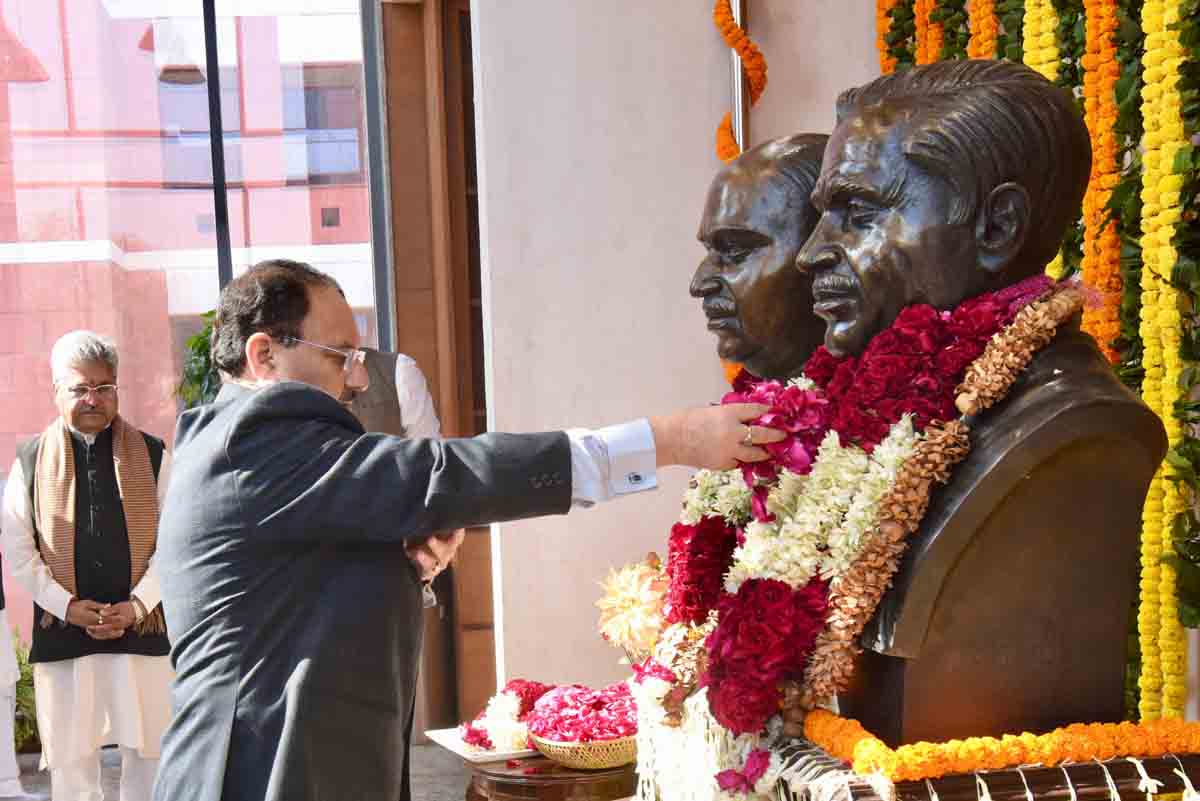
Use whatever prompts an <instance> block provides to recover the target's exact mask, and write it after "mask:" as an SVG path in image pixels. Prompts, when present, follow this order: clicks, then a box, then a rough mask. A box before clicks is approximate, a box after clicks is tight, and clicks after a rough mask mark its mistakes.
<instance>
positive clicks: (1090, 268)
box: [1081, 0, 1121, 364]
mask: <svg viewBox="0 0 1200 801" xmlns="http://www.w3.org/2000/svg"><path fill="white" fill-rule="evenodd" d="M1084 15H1085V20H1086V30H1087V49H1086V52H1085V54H1084V57H1083V68H1084V74H1083V98H1084V121H1085V122H1086V123H1087V128H1088V133H1089V135H1090V136H1091V140H1092V173H1091V177H1090V179H1089V181H1088V188H1087V194H1085V195H1084V198H1083V225H1084V228H1083V263H1082V265H1081V267H1082V271H1083V280H1084V282H1085V283H1086V284H1087V285H1088V286H1090V287H1091V288H1093V289H1095V290H1096V291H1097V292H1098V293H1099V295H1100V300H1101V302H1100V303H1098V304H1094V305H1090V306H1089V307H1088V308H1087V309H1084V312H1083V330H1084V331H1086V332H1087V333H1089V334H1091V335H1092V338H1093V339H1095V340H1096V344H1097V345H1099V346H1100V350H1101V351H1102V352H1103V353H1104V356H1105V358H1107V359H1108V361H1109V362H1110V363H1112V364H1115V363H1116V362H1117V361H1119V360H1120V354H1118V353H1117V351H1116V349H1115V348H1114V347H1113V342H1114V341H1115V340H1116V339H1117V338H1118V337H1119V336H1120V335H1121V321H1120V308H1121V241H1120V239H1119V238H1118V237H1117V226H1116V222H1115V221H1114V220H1112V219H1111V218H1110V216H1109V214H1108V213H1107V206H1108V200H1109V197H1110V196H1111V195H1112V190H1113V188H1114V187H1115V186H1116V185H1117V181H1118V180H1119V172H1120V168H1119V165H1118V163H1117V143H1116V135H1115V131H1114V127H1115V125H1116V123H1117V99H1116V84H1117V79H1118V78H1119V77H1120V75H1121V68H1120V65H1118V64H1117V45H1116V41H1115V40H1116V32H1117V2H1116V0H1086V2H1085V3H1084Z"/></svg>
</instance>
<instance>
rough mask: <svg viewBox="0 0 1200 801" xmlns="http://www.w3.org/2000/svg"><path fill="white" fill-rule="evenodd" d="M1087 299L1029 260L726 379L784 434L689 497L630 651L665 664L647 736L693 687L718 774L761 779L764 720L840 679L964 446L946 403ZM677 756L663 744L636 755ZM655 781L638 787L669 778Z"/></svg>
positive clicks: (972, 401)
mask: <svg viewBox="0 0 1200 801" xmlns="http://www.w3.org/2000/svg"><path fill="white" fill-rule="evenodd" d="M1080 306H1081V301H1080V293H1079V291H1078V290H1077V289H1076V288H1074V287H1071V286H1058V287H1055V286H1054V285H1053V284H1052V282H1051V281H1050V280H1049V279H1048V278H1046V277H1045V276H1038V277H1036V278H1031V279H1028V280H1026V281H1023V282H1021V283H1019V284H1016V285H1014V286H1011V287H1008V288H1006V289H1004V290H1001V291H999V292H994V293H988V294H984V295H981V296H978V297H976V298H972V299H969V300H967V301H964V302H963V303H962V304H960V305H959V306H958V307H957V308H955V309H954V310H953V311H949V312H938V311H936V310H934V309H933V308H931V307H929V306H913V307H909V308H907V309H905V310H903V311H902V312H901V313H900V315H899V316H898V317H897V318H896V320H895V321H894V322H893V323H892V325H891V326H889V328H888V329H886V330H885V331H883V332H881V333H880V334H879V335H877V336H876V337H874V338H873V339H872V341H871V343H870V344H869V345H868V347H867V349H866V350H865V351H864V352H863V354H862V355H860V356H858V357H847V358H841V359H838V358H834V357H833V356H832V355H831V354H829V352H828V351H827V350H825V349H824V348H820V349H818V351H817V352H816V353H815V354H814V355H813V357H812V358H810V359H809V361H808V363H807V364H806V366H805V371H804V376H803V377H802V378H799V379H794V380H792V381H790V382H788V383H786V384H784V383H781V382H778V381H751V380H744V381H742V382H739V384H738V385H737V386H735V387H734V391H733V392H730V393H729V394H727V395H726V396H725V398H724V399H723V400H724V402H729V403H734V402H736V403H741V402H756V403H764V404H766V405H768V406H769V407H770V409H771V410H770V411H769V412H768V413H767V414H765V415H763V416H762V417H761V418H759V419H757V420H756V421H754V422H755V424H757V425H764V426H770V427H773V428H777V429H782V430H785V431H787V432H788V436H787V437H786V438H785V439H784V440H782V441H781V442H778V443H772V444H770V445H768V446H766V449H767V450H768V452H769V453H770V456H771V458H770V459H768V460H767V461H766V462H761V463H757V464H753V465H749V464H748V465H744V466H742V468H741V469H740V471H725V472H720V473H714V472H707V471H701V472H700V473H698V474H697V475H696V477H695V478H694V480H693V482H692V485H691V487H690V489H689V490H688V493H687V495H686V496H685V499H684V509H683V514H682V515H681V519H680V522H679V523H678V524H677V525H676V526H675V527H674V528H673V530H672V535H671V545H670V551H669V557H668V566H667V572H668V577H669V581H670V587H669V589H668V601H667V605H666V618H667V621H668V623H669V624H671V625H669V626H668V628H667V629H666V630H665V631H664V632H663V636H662V637H661V639H660V642H659V645H658V647H656V649H655V655H654V660H653V661H652V662H649V663H647V664H646V665H643V666H640V668H639V671H640V672H642V673H646V672H648V671H657V673H656V676H657V678H656V681H655V682H654V683H653V686H654V688H655V689H654V691H652V692H651V691H649V690H643V692H644V697H643V696H639V704H641V705H642V706H644V707H645V710H640V711H639V714H642V713H643V711H644V712H645V715H646V718H644V719H643V725H642V728H641V731H642V732H643V737H644V738H645V740H646V751H647V753H652V752H661V751H662V750H663V749H662V748H661V747H656V745H655V742H654V740H655V738H656V737H658V736H659V733H661V732H665V730H666V728H670V727H679V726H683V727H685V728H686V727H688V726H689V725H692V724H691V723H689V721H688V720H687V717H688V714H689V713H688V711H689V710H692V711H696V705H695V703H694V702H695V700H696V698H698V697H703V698H704V699H705V704H704V706H705V709H704V716H705V717H707V716H711V721H712V725H711V726H708V727H707V728H706V734H705V738H704V739H702V742H708V743H710V745H713V748H714V749H715V751H716V752H719V753H721V754H723V755H724V758H725V759H726V761H724V762H721V761H720V760H717V762H718V764H719V766H720V767H721V768H722V771H719V772H724V771H734V772H735V773H738V774H740V776H741V778H737V777H735V776H732V775H726V781H725V782H722V783H721V786H722V787H725V785H726V784H729V786H730V787H733V788H735V789H734V790H733V791H732V792H749V790H747V788H749V787H751V786H752V785H753V786H757V785H759V784H760V782H763V781H769V778H770V775H771V771H770V770H769V769H768V770H766V771H765V772H763V773H760V768H761V767H762V762H761V760H762V758H761V757H755V760H754V761H753V762H750V756H751V754H752V753H753V752H754V751H755V750H756V749H759V748H762V747H764V745H765V744H769V743H770V741H771V737H772V736H773V734H772V732H774V731H782V732H783V733H786V734H788V735H789V736H794V735H797V734H799V733H800V732H799V730H798V723H797V722H796V721H797V720H798V717H799V716H802V715H803V710H805V709H811V708H812V707H814V706H815V705H817V704H818V703H821V702H824V701H826V700H827V699H828V698H829V697H831V696H832V695H833V694H834V693H836V692H837V691H838V690H840V689H844V688H845V682H846V680H847V679H848V678H849V676H850V671H851V666H852V661H853V658H854V656H855V654H856V653H857V645H856V638H857V636H858V634H859V633H860V632H861V629H862V626H863V625H864V624H865V623H866V621H867V620H868V619H869V618H870V616H871V615H872V614H873V612H874V609H875V607H876V606H877V604H878V602H879V599H880V598H881V597H882V594H883V591H884V590H885V589H886V586H887V585H888V583H889V582H890V580H891V576H892V575H893V574H894V572H895V570H896V569H897V567H898V564H899V558H900V556H901V554H902V553H903V550H904V541H905V539H906V537H907V536H908V535H909V534H911V533H912V532H913V531H915V530H916V528H917V526H918V525H919V523H920V521H921V519H922V517H923V516H924V513H925V509H926V506H927V504H928V494H929V492H930V489H931V486H932V485H933V484H934V483H936V482H943V483H944V482H945V481H947V480H949V478H950V474H951V469H952V467H953V466H954V465H955V464H956V463H957V462H958V461H960V460H961V459H962V458H964V457H965V455H966V453H967V451H968V449H969V443H968V439H967V426H966V424H965V422H964V421H963V420H961V419H956V418H958V415H960V414H961V415H964V416H968V417H969V416H973V415H976V414H978V413H980V412H981V411H983V410H985V409H987V408H989V407H990V406H991V405H993V404H994V403H996V402H997V401H999V400H1000V399H1002V398H1003V397H1004V396H1005V394H1006V393H1007V392H1008V389H1009V387H1010V386H1011V384H1012V382H1013V381H1015V380H1016V378H1017V376H1018V374H1019V373H1020V372H1021V371H1022V370H1023V369H1024V367H1025V365H1026V364H1028V361H1029V360H1030V359H1031V358H1032V356H1033V354H1034V353H1036V351H1037V350H1039V349H1040V348H1041V347H1043V346H1044V345H1045V344H1046V343H1048V342H1049V341H1050V339H1051V338H1052V337H1053V335H1054V332H1055V331H1056V329H1057V327H1058V326H1059V325H1060V324H1061V323H1062V322H1063V321H1064V320H1066V319H1068V318H1069V317H1070V316H1072V315H1073V314H1074V313H1076V312H1077V311H1078V310H1079V308H1080ZM944 421H949V422H944ZM739 472H740V475H739ZM739 479H740V484H741V486H739ZM701 643H702V645H701ZM676 649H677V650H676ZM667 676H670V677H673V679H674V680H673V681H671V680H668V679H667V678H665V677H667ZM697 687H698V688H701V691H700V693H697V694H696V695H692V692H693V690H694V689H696V688H697ZM781 689H782V691H783V693H784V696H783V700H782V705H783V707H784V710H783V712H784V714H783V721H784V723H783V726H782V728H780V727H779V725H778V723H777V721H778V720H779V714H778V713H779V711H780V706H781V696H780V693H781ZM689 696H691V697H690V698H689ZM797 713H798V714H797ZM646 720H650V721H651V722H652V723H654V724H655V725H656V726H657V728H655V726H651V725H646V722H645V721H646ZM789 721H791V723H789ZM764 731H765V732H766V735H764V734H763V732H764ZM672 736H675V735H672V734H668V733H663V734H662V737H664V738H665V737H672ZM641 748H642V746H641V745H639V749H640V750H641ZM728 760H733V761H728ZM687 769H688V768H687V767H686V766H685V765H683V764H682V763H681V764H680V765H679V766H677V767H675V768H673V767H672V766H671V765H664V764H663V760H659V759H657V758H656V759H655V761H654V762H653V764H643V765H641V766H640V770H642V772H643V773H645V774H653V773H654V771H658V772H659V773H663V772H664V771H668V770H681V771H682V770H687ZM764 777H767V778H765V779H764ZM669 778H670V780H669V781H666V782H665V784H666V785H669V784H671V783H672V782H675V781H676V780H677V779H678V780H680V781H683V779H681V778H680V776H678V775H676V776H671V777H669ZM752 778H753V779H755V781H753V782H751V781H750V779H752ZM647 782H648V786H649V789H647V790H646V791H645V793H644V796H645V797H649V795H650V794H652V791H653V790H654V789H655V786H657V791H658V792H660V793H661V792H662V791H663V787H664V786H665V785H664V783H663V782H657V785H656V780H655V778H654V776H653V775H650V778H649V779H647ZM726 792H730V790H729V789H728V788H726ZM676 797H680V796H676Z"/></svg>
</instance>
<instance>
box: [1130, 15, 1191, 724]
mask: <svg viewBox="0 0 1200 801" xmlns="http://www.w3.org/2000/svg"><path fill="white" fill-rule="evenodd" d="M1180 6H1181V4H1180V2H1179V0H1148V2H1147V3H1146V4H1145V6H1144V8H1143V11H1142V27H1143V30H1144V32H1145V34H1146V55H1145V58H1144V64H1145V88H1144V89H1143V91H1142V118H1143V120H1144V122H1145V127H1146V133H1145V137H1144V139H1143V151H1144V152H1143V158H1142V161H1143V164H1144V166H1145V173H1144V177H1143V185H1142V203H1143V205H1142V242H1141V244H1142V258H1143V263H1144V266H1143V270H1142V325H1141V334H1142V343H1143V347H1144V352H1143V356H1142V363H1143V366H1144V367H1145V371H1146V372H1145V378H1144V379H1143V381H1142V397H1143V399H1144V400H1145V401H1146V403H1147V405H1149V406H1150V408H1151V409H1153V410H1154V411H1156V412H1157V413H1158V414H1159V415H1160V416H1161V417H1162V419H1163V423H1164V425H1165V426H1166V429H1167V442H1168V446H1169V447H1170V448H1171V449H1172V450H1174V449H1176V448H1178V446H1179V445H1180V444H1181V442H1182V441H1183V439H1184V432H1183V425H1182V422H1181V421H1180V420H1179V419H1178V418H1177V417H1176V416H1175V407H1176V402H1177V401H1178V400H1179V397H1180V378H1181V375H1182V365H1181V361H1180V346H1181V342H1182V334H1181V327H1182V324H1183V318H1182V315H1181V313H1180V310H1179V302H1180V298H1179V295H1178V292H1177V290H1176V289H1175V288H1174V287H1173V286H1171V284H1170V278H1171V274H1172V270H1173V269H1174V268H1175V262H1176V256H1177V254H1176V251H1175V249H1174V247H1173V245H1172V235H1173V234H1174V233H1175V225H1176V223H1177V222H1179V221H1180V219H1181V209H1180V206H1179V203H1180V189H1181V188H1182V181H1181V180H1180V178H1179V176H1177V175H1175V174H1174V166H1175V160H1176V155H1177V153H1178V152H1179V151H1180V149H1181V148H1183V147H1184V146H1185V145H1186V139H1185V132H1184V128H1183V121H1182V116H1181V114H1182V112H1181V103H1180V95H1179V90H1178V85H1177V84H1178V77H1179V66H1180V64H1181V63H1182V60H1183V54H1184V47H1183V43H1182V42H1181V39H1180V35H1179V32H1178V23H1179V22H1180ZM1184 511H1185V503H1184V501H1183V498H1182V496H1181V492H1180V489H1179V487H1178V486H1176V485H1175V484H1174V483H1173V482H1172V481H1170V480H1169V477H1168V476H1167V475H1166V474H1165V472H1164V471H1163V470H1161V469H1160V470H1159V472H1158V474H1156V475H1155V478H1154V481H1153V483H1152V484H1151V487H1150V490H1149V492H1148V493H1147V496H1146V503H1145V505H1144V507H1143V511H1142V578H1141V607H1140V609H1139V612H1138V632H1139V644H1140V646H1141V652H1142V675H1141V680H1140V682H1139V687H1140V690H1141V702H1140V711H1141V714H1142V719H1143V720H1150V719H1154V718H1157V717H1159V716H1162V717H1178V716H1180V715H1182V713H1183V705H1184V702H1185V700H1186V696H1187V685H1186V657H1185V652H1184V636H1183V629H1182V626H1181V625H1180V623H1179V609H1178V598H1177V587H1176V574H1175V568H1174V567H1173V566H1172V564H1171V563H1170V560H1169V557H1170V556H1172V555H1173V552H1174V548H1173V545H1172V533H1173V527H1174V524H1175V519H1176V517H1177V516H1178V515H1180V514H1182V513H1183V512H1184Z"/></svg>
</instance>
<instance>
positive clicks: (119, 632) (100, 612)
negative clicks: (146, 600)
mask: <svg viewBox="0 0 1200 801" xmlns="http://www.w3.org/2000/svg"><path fill="white" fill-rule="evenodd" d="M136 619H137V614H136V612H135V611H134V609H133V603H132V602H130V601H121V602H120V603H116V604H102V603H100V602H99V601H87V600H79V599H77V600H73V601H71V602H70V603H69V604H67V622H68V623H70V624H71V625H73V626H79V627H80V628H82V629H83V630H84V631H86V632H87V633H88V636H89V637H91V638H92V639H95V640H115V639H118V638H120V637H123V636H124V635H125V629H127V628H129V627H130V626H132V625H133V623H134V621H135V620H136Z"/></svg>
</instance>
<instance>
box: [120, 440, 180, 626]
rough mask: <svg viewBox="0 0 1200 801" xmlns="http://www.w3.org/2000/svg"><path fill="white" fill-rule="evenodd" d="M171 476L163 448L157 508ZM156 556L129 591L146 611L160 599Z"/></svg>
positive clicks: (148, 611) (159, 468) (168, 458)
mask: <svg viewBox="0 0 1200 801" xmlns="http://www.w3.org/2000/svg"><path fill="white" fill-rule="evenodd" d="M170 476H171V452H170V451H168V450H166V449H165V448H164V449H163V455H162V464H161V465H159V467H158V508H159V509H161V508H162V504H163V498H165V497H166V495H167V480H168V479H169V478H170ZM157 559H158V556H157V555H156V554H155V555H152V556H151V557H150V563H149V564H148V565H147V566H146V572H145V573H143V574H142V578H141V580H140V581H139V582H138V583H137V586H136V587H134V588H133V592H131V593H129V595H130V597H133V596H137V599H138V600H139V601H141V602H142V606H144V607H146V613H147V614H149V613H150V612H153V611H154V607H156V606H158V604H159V603H160V602H161V601H162V589H161V588H160V587H159V584H158V571H157V570H156V569H155V567H154V563H155V561H156V560H157Z"/></svg>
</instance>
